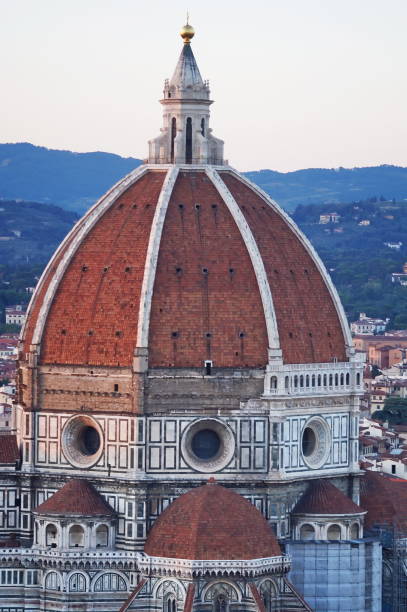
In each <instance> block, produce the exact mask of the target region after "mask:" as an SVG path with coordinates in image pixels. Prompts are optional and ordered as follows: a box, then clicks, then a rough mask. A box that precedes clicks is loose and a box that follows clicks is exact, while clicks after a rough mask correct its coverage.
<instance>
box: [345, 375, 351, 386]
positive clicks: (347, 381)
mask: <svg viewBox="0 0 407 612" xmlns="http://www.w3.org/2000/svg"><path fill="white" fill-rule="evenodd" d="M349 383H350V376H349V372H348V373H347V374H346V386H348V385H349Z"/></svg>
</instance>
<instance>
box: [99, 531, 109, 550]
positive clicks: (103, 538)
mask: <svg viewBox="0 0 407 612" xmlns="http://www.w3.org/2000/svg"><path fill="white" fill-rule="evenodd" d="M108 543H109V529H108V527H107V525H98V526H97V527H96V548H102V547H106V546H107V545H108Z"/></svg>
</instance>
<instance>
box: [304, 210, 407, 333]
mask: <svg viewBox="0 0 407 612" xmlns="http://www.w3.org/2000/svg"><path fill="white" fill-rule="evenodd" d="M332 212H336V213H337V214H338V215H339V218H338V219H337V222H335V223H333V222H332V221H330V222H329V223H320V216H321V215H324V214H327V213H332ZM406 213H407V202H404V201H402V202H397V201H380V200H379V201H378V200H377V199H376V198H371V199H370V200H368V201H362V202H357V203H351V204H336V205H335V207H334V210H333V207H332V205H326V204H325V205H309V206H299V207H298V208H297V209H296V211H295V212H294V214H293V218H294V220H295V221H296V222H297V223H298V225H299V226H300V227H301V229H302V231H303V232H304V233H305V234H306V236H307V237H308V238H309V239H310V241H311V242H312V244H313V245H314V247H315V249H316V250H317V252H318V254H319V255H320V257H321V258H322V260H323V261H324V263H325V265H326V267H327V268H328V270H329V271H330V274H331V276H332V280H333V281H334V283H335V285H336V287H337V289H338V291H339V294H340V296H341V299H342V302H343V305H344V307H345V310H346V313H347V315H348V317H349V319H350V320H354V319H355V318H357V315H358V314H359V312H366V313H367V315H368V316H377V317H381V318H385V317H390V319H391V321H390V325H391V326H392V327H393V328H406V327H407V287H404V286H400V284H398V283H393V282H392V276H391V274H392V272H402V271H403V264H404V262H406V261H407V238H406V237H407V215H406ZM389 245H390V246H389Z"/></svg>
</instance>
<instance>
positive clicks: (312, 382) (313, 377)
mask: <svg viewBox="0 0 407 612" xmlns="http://www.w3.org/2000/svg"><path fill="white" fill-rule="evenodd" d="M311 386H312V387H315V375H312V379H311Z"/></svg>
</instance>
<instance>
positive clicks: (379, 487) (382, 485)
mask: <svg viewBox="0 0 407 612" xmlns="http://www.w3.org/2000/svg"><path fill="white" fill-rule="evenodd" d="M360 493H361V495H360V502H361V504H362V505H363V507H364V508H366V510H367V515H366V518H365V526H366V527H367V528H369V527H373V526H374V525H383V524H387V525H394V526H395V527H398V528H400V529H403V530H406V529H407V512H406V508H407V480H403V479H401V478H390V477H388V476H385V475H384V474H381V473H379V472H372V471H370V470H368V471H366V472H365V475H364V477H363V478H362V480H361V490H360Z"/></svg>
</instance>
